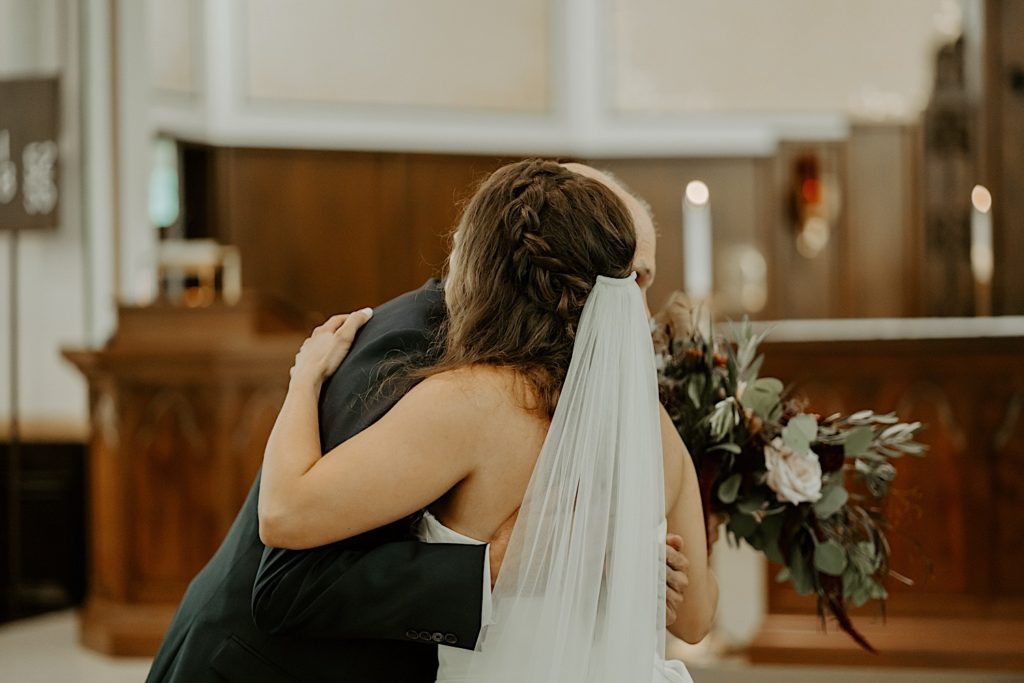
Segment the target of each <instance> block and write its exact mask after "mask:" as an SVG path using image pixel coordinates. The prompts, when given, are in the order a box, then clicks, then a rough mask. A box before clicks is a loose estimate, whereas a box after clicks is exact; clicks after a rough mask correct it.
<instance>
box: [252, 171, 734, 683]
mask: <svg viewBox="0 0 1024 683" xmlns="http://www.w3.org/2000/svg"><path fill="white" fill-rule="evenodd" d="M635 249H636V234H635V230H634V227H633V223H632V221H631V219H630V217H629V213H628V211H627V209H626V207H625V206H624V204H623V203H622V201H621V200H620V199H619V198H618V197H617V196H616V195H615V194H614V193H613V192H612V191H611V190H610V189H609V188H608V187H607V186H605V185H604V184H602V183H600V182H599V181H597V180H595V179H593V178H590V177H587V176H584V175H581V174H579V173H575V172H573V171H572V170H570V169H569V168H567V167H566V166H563V165H560V164H558V163H555V162H551V161H541V160H529V161H522V162H518V163H513V164H509V165H507V166H504V167H503V168H501V169H499V170H497V171H495V172H494V173H493V174H492V175H491V176H490V177H489V178H488V179H487V180H485V181H484V182H483V184H482V185H481V186H480V188H479V189H478V190H477V192H476V194H475V195H474V196H473V198H472V199H471V200H470V202H469V204H468V205H467V207H466V209H465V211H464V213H463V216H462V218H461V220H460V223H459V226H458V229H457V230H456V232H455V235H454V239H453V249H452V252H451V254H450V256H449V272H448V277H447V279H446V281H445V300H446V305H447V308H448V320H447V323H446V326H445V329H444V330H443V334H442V337H441V339H439V341H438V344H439V349H438V354H437V355H436V356H434V357H433V360H432V362H431V363H430V364H429V365H423V364H419V365H415V366H412V365H411V366H410V367H409V368H408V369H407V370H406V371H405V375H406V379H407V380H408V383H409V384H415V386H413V388H412V389H411V390H409V391H408V393H407V394H405V396H403V397H402V399H401V400H400V401H398V403H397V404H396V405H395V407H394V408H393V409H392V410H391V411H390V412H389V413H387V414H386V415H385V416H384V417H382V418H381V419H380V420H379V421H378V422H376V423H375V424H374V425H373V426H371V427H369V428H367V429H366V430H365V431H363V432H362V433H360V434H358V435H357V436H355V437H353V438H352V439H350V440H349V441H347V442H345V443H343V444H341V445H340V446H338V447H337V448H335V449H334V450H332V451H331V452H329V453H327V454H326V455H324V456H323V457H321V456H320V445H319V440H318V425H317V401H318V396H319V391H320V386H321V384H322V382H323V381H324V380H325V378H326V377H328V376H330V375H331V374H332V373H333V372H334V371H335V369H337V368H338V367H339V364H341V362H342V360H343V359H344V357H345V355H346V354H347V352H348V349H349V347H350V346H351V344H352V341H353V339H354V337H355V335H356V333H357V331H358V329H359V328H360V327H361V326H362V325H363V324H364V323H365V322H366V320H367V319H368V318H369V317H370V315H371V314H372V311H370V310H369V309H364V310H363V311H359V312H356V313H353V314H350V315H347V316H346V315H340V316H334V317H333V318H331V319H330V320H328V321H327V322H325V323H324V324H323V325H321V326H320V327H319V328H317V329H316V330H315V331H314V332H313V334H312V336H311V337H310V338H309V339H307V340H306V342H305V343H304V344H303V345H302V348H301V350H300V352H299V353H298V355H297V356H296V360H295V365H294V367H293V368H292V374H291V382H290V385H289V390H288V394H287V397H286V399H285V402H284V405H283V406H282V408H281V412H280V415H279V416H278V419H277V422H276V423H275V425H274V429H273V431H272V433H271V436H270V439H269V441H268V443H267V448H266V453H265V455H264V463H263V484H262V488H261V490H260V499H259V517H260V535H261V538H262V539H263V541H264V542H265V543H266V544H267V545H270V546H277V547H285V548H294V549H304V548H312V547H315V546H320V545H324V544H327V543H331V542H334V541H338V540H341V539H345V538H349V537H352V536H355V535H357V534H360V533H363V532H365V531H368V530H371V529H375V528H377V527H381V526H383V525H385V524H388V523H391V522H394V521H396V520H399V519H402V518H403V517H406V516H409V515H415V514H416V513H418V512H419V511H421V510H422V511H423V513H422V515H421V516H419V517H418V518H417V519H418V521H417V522H416V524H417V532H418V535H419V536H420V538H421V539H423V540H425V541H428V542H438V543H482V542H483V541H480V540H477V539H488V538H491V537H492V535H493V534H494V532H495V531H496V530H497V529H498V527H499V526H501V525H502V523H503V522H504V521H505V520H507V519H508V518H509V517H510V515H512V514H514V513H515V511H516V510H517V509H518V510H519V516H518V520H517V521H516V525H515V528H514V530H513V532H512V537H511V540H510V542H509V546H508V550H507V552H506V554H505V558H504V563H503V565H502V568H501V572H500V574H499V576H498V578H497V583H496V585H495V588H494V592H493V597H492V600H493V609H492V612H491V618H490V620H489V622H490V623H488V624H487V625H485V629H484V631H483V633H482V635H481V637H480V641H479V642H478V644H477V649H476V651H475V652H474V651H465V650H457V649H455V648H450V647H447V646H444V645H441V646H440V652H439V669H438V678H437V680H438V681H466V682H470V681H472V682H477V681H508V682H509V683H526V682H533V681H552V682H554V681H557V682H559V683H567V682H568V683H584V682H587V683H594V682H598V683H601V682H607V683H613V682H614V683H634V682H637V681H644V680H648V681H654V682H658V683H662V682H671V683H679V682H685V681H689V680H690V677H689V674H688V673H687V672H686V670H685V668H684V667H683V666H682V664H681V663H680V662H675V661H672V662H666V661H665V659H664V629H665V627H666V623H665V612H664V591H665V564H664V552H665V550H664V539H665V534H666V532H671V533H676V534H679V535H681V536H682V537H683V539H684V545H685V547H686V548H687V551H688V555H689V559H690V571H689V573H688V576H689V586H688V588H687V589H686V591H685V594H684V604H683V607H682V610H681V611H680V612H679V613H678V614H677V615H676V619H675V621H674V623H672V624H669V625H667V627H668V629H669V631H671V632H672V633H673V634H674V635H676V636H677V637H679V638H681V639H683V640H685V641H688V642H697V641H699V640H700V639H702V638H703V637H704V636H705V635H706V634H707V632H708V630H709V628H710V624H711V620H712V617H713V615H714V611H715V606H716V603H717V593H718V589H717V585H716V583H715V580H714V577H713V575H712V574H711V573H710V572H709V571H708V569H707V557H706V545H705V536H704V520H703V516H702V512H701V506H700V500H699V492H698V488H697V482H696V475H695V472H694V469H693V466H692V464H691V461H690V458H689V456H688V455H687V453H686V451H685V447H684V445H683V443H682V441H681V440H680V438H679V436H678V434H677V433H676V431H675V429H674V428H673V426H672V423H671V421H670V420H669V419H668V416H667V414H666V413H665V411H664V410H663V409H662V408H661V407H660V405H659V403H658V396H657V385H656V376H655V368H654V358H653V351H652V348H651V341H650V334H649V327H648V323H647V318H646V314H645V308H644V304H643V298H642V295H641V292H640V289H639V287H638V286H637V285H636V283H635V278H636V275H635V273H631V262H632V260H633V256H634V251H635ZM339 372H345V367H344V366H341V368H340V370H339ZM395 389H396V387H382V388H381V389H380V390H381V391H388V390H395ZM387 665H388V664H387V662H381V667H382V671H386V668H387Z"/></svg>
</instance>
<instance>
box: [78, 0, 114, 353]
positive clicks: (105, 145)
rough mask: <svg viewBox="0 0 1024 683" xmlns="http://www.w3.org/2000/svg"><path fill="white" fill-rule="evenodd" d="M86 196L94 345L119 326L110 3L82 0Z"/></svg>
mask: <svg viewBox="0 0 1024 683" xmlns="http://www.w3.org/2000/svg"><path fill="white" fill-rule="evenodd" d="M79 11H80V12H81V13H82V17H81V26H82V35H81V42H82V46H83V51H84V58H83V59H82V67H81V74H82V75H81V78H82V102H81V104H82V108H83V116H82V120H83V125H82V142H83V144H82V153H83V155H84V157H85V167H84V168H85V173H84V177H83V193H82V194H83V199H84V201H85V212H84V216H85V218H84V220H85V230H86V231H87V238H86V242H85V248H86V250H87V253H86V259H87V260H88V264H89V265H88V270H87V271H86V276H87V277H88V278H89V280H90V281H89V283H88V284H89V286H88V287H87V291H88V292H89V295H90V301H88V302H87V303H86V305H87V306H88V307H89V312H88V315H87V320H89V321H90V326H89V327H90V329H89V330H88V333H89V339H87V340H86V342H87V343H88V344H89V345H90V346H99V345H102V344H103V343H104V342H106V341H107V340H108V339H109V338H110V336H111V335H112V334H113V332H114V329H115V328H116V327H117V307H116V306H115V302H116V300H117V295H116V287H117V285H116V278H117V274H116V272H115V270H116V269H115V267H114V263H115V258H114V244H115V241H116V240H115V236H114V210H113V207H114V197H115V191H114V157H113V154H114V147H113V146H114V140H113V132H114V131H113V125H112V123H111V122H112V121H113V113H112V112H113V98H112V91H111V85H112V84H111V71H110V64H111V62H110V60H111V54H110V46H111V35H110V3H108V2H102V1H99V0H81V1H80V3H79Z"/></svg>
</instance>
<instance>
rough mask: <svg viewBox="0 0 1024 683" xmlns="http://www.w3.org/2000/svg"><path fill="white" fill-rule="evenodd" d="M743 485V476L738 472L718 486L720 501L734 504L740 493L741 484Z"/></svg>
mask: <svg viewBox="0 0 1024 683" xmlns="http://www.w3.org/2000/svg"><path fill="white" fill-rule="evenodd" d="M741 483H743V475H742V474H740V473H739V472H737V473H736V474H734V475H732V476H731V477H729V478H728V479H726V480H725V481H723V482H722V483H721V484H719V486H718V499H719V500H720V501H722V502H723V503H726V504H728V503H732V502H735V500H736V495H737V494H738V493H739V492H740V484H741Z"/></svg>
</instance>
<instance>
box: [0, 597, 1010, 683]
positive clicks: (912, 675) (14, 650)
mask: <svg viewBox="0 0 1024 683" xmlns="http://www.w3.org/2000/svg"><path fill="white" fill-rule="evenodd" d="M148 670H149V661H148V660H146V659H112V658H110V657H104V656H103V655H98V654H96V653H94V652H92V651H90V650H86V649H85V648H82V647H81V646H79V645H78V641H77V626H76V623H75V617H74V614H73V613H72V612H59V613H56V614H50V615H46V616H42V617H35V618H33V619H26V620H24V621H19V622H15V623H13V624H6V625H4V626H0V681H2V682H3V683H138V682H140V681H142V680H144V679H145V677H146V672H147V671H148ZM690 672H691V673H692V675H693V678H694V680H695V681H696V683H1010V682H1011V681H1013V682H1014V683H1021V682H1022V681H1024V677H1022V676H1020V675H1012V674H994V673H967V672H950V671H904V670H899V671H879V670H876V669H859V670H854V669H826V668H809V667H778V666H762V667H750V666H746V665H744V664H743V663H742V662H721V663H716V664H710V665H691V666H690Z"/></svg>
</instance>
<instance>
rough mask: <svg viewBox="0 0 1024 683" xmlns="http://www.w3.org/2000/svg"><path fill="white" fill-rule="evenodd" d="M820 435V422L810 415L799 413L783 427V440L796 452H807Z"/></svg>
mask: <svg viewBox="0 0 1024 683" xmlns="http://www.w3.org/2000/svg"><path fill="white" fill-rule="evenodd" d="M817 435H818V423H817V422H815V421H814V418H813V417H812V416H810V415H797V416H796V417H794V418H793V419H791V420H790V421H789V423H788V424H786V426H785V427H783V429H782V441H783V442H784V443H785V444H786V445H787V446H789V447H790V448H791V449H792V450H793V452H794V453H799V454H803V453H806V452H807V451H808V450H809V449H810V446H811V442H812V441H814V438H815V437H816V436H817Z"/></svg>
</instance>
